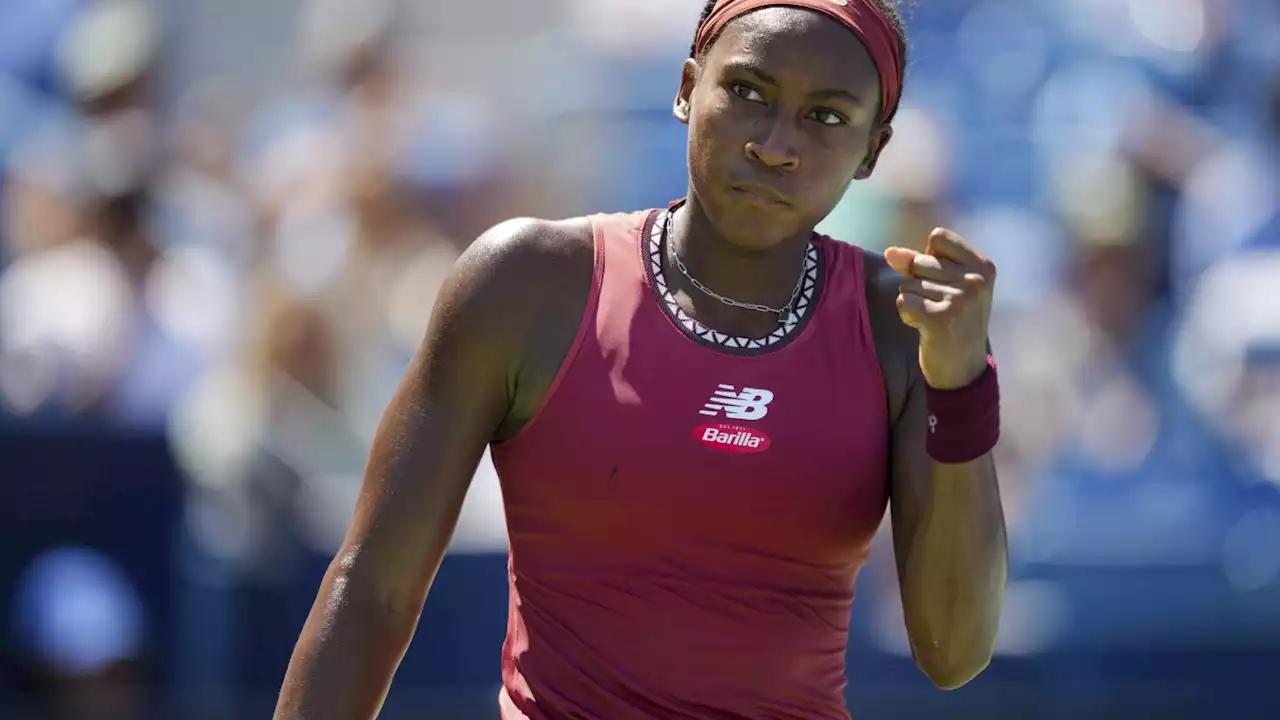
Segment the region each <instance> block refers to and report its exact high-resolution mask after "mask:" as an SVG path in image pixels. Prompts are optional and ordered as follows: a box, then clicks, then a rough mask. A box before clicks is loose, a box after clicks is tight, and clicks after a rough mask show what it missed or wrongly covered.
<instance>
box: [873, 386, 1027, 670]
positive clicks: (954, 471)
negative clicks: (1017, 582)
mask: <svg viewBox="0 0 1280 720" xmlns="http://www.w3.org/2000/svg"><path fill="white" fill-rule="evenodd" d="M927 418H928V412H927V410H926V408H925V402H924V380H923V378H922V377H920V374H919V372H918V371H917V372H916V373H915V374H914V382H913V383H912V385H911V387H910V389H909V390H908V393H907V400H906V405H905V407H904V408H903V412H902V415H901V417H900V418H899V419H898V422H897V424H896V425H895V427H894V431H893V437H894V440H893V474H892V491H891V492H892V495H891V497H892V510H891V512H892V517H893V546H894V553H895V555H896V558H897V565H898V581H899V584H900V586H901V590H902V606H903V610H904V614H905V616H906V622H907V633H908V635H909V636H910V638H911V648H912V653H913V654H914V655H915V658H916V663H917V664H918V665H919V666H920V669H921V670H923V671H924V672H925V674H926V675H928V676H929V679H930V680H932V681H933V682H934V684H935V685H937V686H938V687H941V688H944V689H948V690H950V689H953V688H957V687H960V686H961V685H963V684H965V683H967V682H969V681H970V680H972V679H973V678H974V677H976V676H977V675H978V674H979V673H980V672H982V670H983V669H984V668H986V666H987V664H988V663H989V662H990V660H991V654H992V651H993V649H994V646H995V640H996V630H997V628H998V627H999V623H1000V610H1001V607H1002V605H1003V601H1004V587H1005V579H1006V577H1007V574H1008V573H1007V567H1008V559H1007V549H1006V540H1005V524H1004V513H1003V510H1002V509H1001V505H1000V492H999V485H998V483H997V481H996V470H995V463H994V462H992V460H991V455H990V453H988V454H987V455H984V456H983V457H981V458H979V459H977V460H974V461H973V462H968V463H964V464H958V465H947V464H943V463H939V462H935V461H933V460H932V459H931V458H930V457H929V456H928V455H927V454H926V453H925V450H924V436H925V432H926V423H927Z"/></svg>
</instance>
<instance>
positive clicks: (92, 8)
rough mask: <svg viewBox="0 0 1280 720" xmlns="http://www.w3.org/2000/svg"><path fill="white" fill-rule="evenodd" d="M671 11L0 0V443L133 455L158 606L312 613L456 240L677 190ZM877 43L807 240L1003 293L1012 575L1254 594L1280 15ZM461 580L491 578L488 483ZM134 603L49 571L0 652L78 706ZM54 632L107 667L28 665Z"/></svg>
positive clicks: (916, 19) (954, 0)
mask: <svg viewBox="0 0 1280 720" xmlns="http://www.w3.org/2000/svg"><path fill="white" fill-rule="evenodd" d="M702 4H703V3H702V0H531V1H530V2H521V3H500V4H498V5H493V4H489V5H481V4H470V3H453V2H439V1H433V0H404V1H403V2H399V3H396V2H392V1H391V0H310V1H306V2H303V1H302V0H280V2H272V3H235V2H225V0H223V1H219V0H155V1H154V2H146V1H144V0H39V1H36V0H0V430H3V429H4V428H10V429H12V428H15V427H22V428H42V429H47V428H59V427H80V428H84V427H90V428H99V429H103V431H110V432H118V433H119V432H123V433H135V434H148V435H159V436H163V437H165V438H167V442H168V444H169V446H170V448H171V450H172V453H173V455H174V457H175V458H176V459H177V462H178V465H179V467H180V468H181V470H182V474H183V476H184V478H185V482H186V485H185V488H184V497H185V500H184V506H183V508H184V509H183V518H182V522H181V526H182V528H183V533H182V535H183V538H184V540H183V542H180V543H177V545H176V546H175V547H177V548H178V549H177V550H176V551H175V552H178V553H180V554H182V555H183V556H184V558H186V563H185V565H183V566H184V567H188V568H192V567H194V568H199V569H198V570H190V573H191V576H192V578H198V579H193V580H191V582H194V583H197V584H198V583H200V582H209V583H212V585H211V587H212V586H218V587H222V586H224V585H225V584H226V583H231V584H236V585H242V586H249V587H255V588H258V591H257V592H260V593H261V594H262V597H263V598H267V599H265V600H262V602H264V603H269V602H270V598H271V597H274V595H273V593H284V592H286V590H287V591H288V592H302V591H301V590H299V588H305V592H306V594H308V595H309V594H310V593H311V592H313V591H314V588H315V585H316V582H317V581H318V574H316V573H315V572H314V567H312V566H311V565H307V561H306V560H305V559H304V558H311V559H312V560H315V559H316V558H320V559H327V555H328V554H330V553H332V551H333V549H334V548H335V547H336V545H337V542H338V541H339V540H340V538H341V535H342V532H343V531H344V530H345V527H346V522H347V520H348V518H349V516H350V511H351V507H352V505H353V503H354V499H355V495H356V492H357V490H358V487H359V476H360V472H361V469H362V466H363V463H364V453H365V450H366V448H367V446H368V443H369V440H370V438H371V437H372V434H373V431H374V428H375V426H376V424H377V421H378V418H379V416H380V413H381V411H382V409H383V407H384V406H385V404H386V402H387V400H388V399H389V397H390V394H391V392H392V389H393V388H394V386H395V384H396V382H397V381H398V380H399V377H400V374H401V372H402V371H403V368H404V367H405V364H406V362H407V361H408V359H409V356H410V354H411V353H412V352H413V350H414V348H415V347H416V345H417V342H418V340H419V337H420V335H421V333H422V331H423V329H424V328H425V325H426V322H427V320H428V317H429V313H430V308H431V306H432V302H433V298H434V295H435V293H436V290H437V288H438V287H439V284H440V282H441V281H442V279H443V277H444V276H445V275H446V273H448V272H449V269H450V267H451V265H452V263H453V262H454V260H455V259H456V258H457V257H458V255H459V253H460V252H461V251H463V250H464V249H465V248H466V246H467V244H468V243H469V242H470V241H471V239H473V238H474V237H475V236H476V235H477V234H478V233H479V232H481V231H483V229H485V228H486V227H488V226H489V225H491V224H493V223H495V222H498V221H500V220H502V219H504V218H507V217H512V216H516V215H537V216H546V217H557V216H559V217H563V216H568V215H572V214H580V213H585V212H591V211H618V210H630V209H639V208H642V207H653V206H658V205H661V204H662V203H665V202H666V201H668V200H670V199H672V198H675V197H678V196H680V195H681V194H683V193H684V191H685V187H684V178H685V171H684V167H683V164H682V160H683V158H684V138H685V136H684V128H683V127H682V126H680V125H679V124H678V123H677V122H676V121H675V120H674V119H672V118H671V116H670V103H671V98H672V97H673V96H674V92H675V89H676V85H677V80H678V73H679V63H680V62H681V60H682V59H683V58H684V56H685V55H686V54H687V49H688V44H689V42H690V40H691V38H692V34H693V30H694V24H695V22H696V19H697V16H698V12H699V11H700V9H701V5H702ZM905 15H906V19H907V24H908V28H909V34H910V37H911V56H912V57H911V62H910V65H909V68H908V82H907V93H906V98H905V103H904V108H903V110H902V112H901V113H900V115H899V120H898V121H897V122H896V123H895V125H896V135H895V140H894V142H893V143H892V144H891V146H890V147H889V149H888V151H887V152H886V154H885V157H884V159H883V161H882V163H881V167H880V168H879V170H878V171H877V173H876V177H874V178H873V179H872V180H870V181H867V182H863V183H855V184H854V186H853V187H852V188H851V189H850V192H849V194H848V195H847V197H846V198H845V200H844V201H843V202H842V204H841V205H840V207H838V208H837V210H836V211H835V212H834V213H833V214H832V215H831V217H829V218H828V219H827V221H826V222H825V223H824V224H823V226H822V227H821V228H820V229H822V230H823V231H825V232H828V233H830V234H832V235H833V236H835V237H838V238H840V239H842V240H846V241H849V242H856V243H858V244H860V245H863V246H864V247H867V248H869V249H872V250H876V249H880V248H883V247H885V246H888V245H891V244H901V245H908V246H917V247H918V246H921V245H922V243H923V241H924V239H925V237H926V236H927V234H928V232H929V230H930V229H932V228H933V227H935V226H938V225H946V226H950V227H954V228H956V229H957V230H959V231H960V232H961V233H963V234H965V235H966V236H967V237H969V238H970V239H971V240H973V241H974V242H975V243H976V244H977V245H978V246H979V247H980V248H982V249H984V250H986V251H987V252H988V253H989V254H990V255H991V256H992V257H993V258H994V259H995V260H996V262H997V263H998V265H999V267H1000V270H1001V275H1000V280H999V287H998V292H997V296H998V304H999V306H998V308H997V311H996V317H995V330H994V337H993V343H994V346H995V349H996V353H997V355H998V357H999V358H1000V361H1001V367H1002V378H1004V387H1005V390H1004V393H1003V394H1004V398H1005V401H1004V402H1005V410H1004V417H1005V421H1004V426H1005V432H1004V436H1003V439H1002V443H1001V446H1000V449H999V460H1000V472H1001V480H1002V492H1003V495H1004V499H1005V502H1006V508H1007V513H1008V515H1009V519H1010V531H1011V536H1012V538H1013V554H1014V560H1015V563H1019V564H1025V565H1027V566H1043V565H1046V564H1047V565H1054V564H1056V565H1060V566H1071V567H1079V566H1086V567H1087V566H1108V567H1114V566H1126V567H1127V566H1132V567H1142V566H1171V565H1172V566H1194V567H1198V568H1204V567H1208V568H1212V569H1213V571H1214V572H1217V573H1219V575H1221V576H1222V577H1223V578H1225V581H1226V583H1227V585H1228V586H1229V587H1230V588H1232V591H1233V592H1237V593H1240V594H1247V593H1251V592H1256V591H1260V590H1261V589H1264V588H1268V587H1270V588H1276V587H1280V422H1277V420H1280V300H1278V299H1277V290H1273V283H1280V40H1278V38H1280V5H1277V4H1276V3H1275V2H1273V1H1271V0H922V1H921V2H917V3H914V4H908V5H907V6H906V8H905ZM0 472H3V468H2V467H0ZM0 481H2V482H14V481H21V479H20V478H11V477H9V476H8V475H7V474H6V476H5V477H3V479H2V480H0ZM880 546H881V552H882V553H883V552H887V549H886V548H887V543H880ZM456 548H457V549H458V550H460V551H463V550H474V551H481V552H498V553H500V552H504V551H505V536H504V528H503V523H502V518H501V508H500V499H499V496H498V493H497V486H496V481H495V480H494V478H493V471H492V468H491V466H490V465H489V464H488V463H487V461H486V462H485V463H484V464H482V468H481V470H480V476H479V478H478V480H477V483H476V485H475V488H474V490H473V492H472V495H471V497H469V499H468V505H467V509H466V510H465V511H464V517H463V519H462V522H461V525H460V528H459V534H458V538H457V541H456ZM320 567H323V564H321V565H320ZM879 568H880V569H879V570H877V569H876V568H873V569H872V570H871V571H869V573H868V577H867V578H866V579H864V580H863V581H862V582H863V584H864V588H865V589H864V590H863V591H862V592H863V594H864V595H869V596H871V597H872V599H871V600H869V601H868V602H869V603H871V604H873V606H874V607H876V608H877V610H876V612H877V613H880V612H882V610H881V609H880V608H883V612H884V613H888V614H890V615H891V614H892V606H894V605H895V603H894V602H892V601H891V600H889V599H887V598H890V597H891V596H892V593H894V592H896V590H894V588H893V585H892V583H891V582H889V581H888V579H889V578H891V573H892V568H891V563H882V564H881V565H880V566H879ZM220 573H221V575H219V574H220ZM215 575H217V576H219V577H222V578H223V579H221V580H217V581H213V580H210V579H209V578H210V577H212V576H215ZM77 578H79V579H77ZM227 578H230V579H229V580H228V579H227ZM58 583H63V584H64V586H65V587H68V588H76V587H80V588H83V587H91V588H96V590H92V591H91V594H94V596H95V597H107V596H110V597H112V598H118V600H113V601H111V602H110V603H106V604H103V603H101V602H99V603H97V604H96V605H95V604H93V603H90V605H93V607H94V612H96V613H98V615H94V614H93V612H87V611H84V610H83V608H80V606H78V605H76V603H77V602H81V601H78V600H77V598H80V597H81V595H77V594H76V593H75V592H71V591H69V590H63V591H53V590H49V589H48V588H49V587H61V586H59V585H58ZM42 588H43V589H42ZM1016 589H1017V588H1016V587H1015V588H1014V590H1015V591H1014V592H1011V595H1010V613H1009V618H1008V619H1007V622H1008V624H1009V629H1008V632H1006V633H1004V634H1003V636H1002V642H1003V643H1005V646H1006V647H1005V649H1006V650H1008V651H1009V652H1018V651H1025V652H1032V651H1035V650H1036V649H1039V648H1042V647H1044V646H1046V644H1047V643H1049V642H1050V641H1051V640H1052V638H1051V637H1049V635H1051V633H1050V634H1048V635H1047V634H1046V631H1045V630H1044V626H1045V625H1046V623H1049V621H1048V620H1046V616H1045V613H1046V612H1047V611H1046V610H1045V608H1046V607H1053V603H1052V602H1050V601H1048V600H1046V597H1045V595H1044V594H1043V593H1041V594H1035V593H1032V594H1030V595H1028V597H1030V598H1031V599H1030V600H1027V601H1026V603H1022V602H1021V601H1020V599H1019V598H1020V597H1021V595H1019V594H1018V593H1017V592H1016ZM130 592H131V591H130V590H129V589H128V582H127V579H125V578H121V577H118V572H117V571H113V570H112V568H111V564H110V562H109V561H108V560H106V559H105V558H102V557H98V556H95V555H93V554H92V552H91V551H90V550H87V549H66V548H64V549H60V550H56V551H54V552H53V553H52V554H51V555H49V556H47V557H42V558H39V559H36V560H33V562H32V563H31V566H30V568H29V570H28V571H27V572H26V573H25V574H24V575H23V580H22V582H21V583H19V584H18V585H17V586H15V588H14V590H13V595H14V597H15V598H18V597H22V598H30V597H40V598H44V600H42V601H39V602H37V601H34V600H33V601H25V600H24V601H21V602H20V601H18V600H16V599H15V600H14V601H13V603H12V604H13V606H14V608H16V609H15V610H14V611H13V613H12V614H13V615H14V618H16V619H13V620H12V624H13V626H15V627H16V626H21V627H23V628H40V627H46V626H47V628H48V630H47V632H45V634H43V635H40V636H39V638H43V639H39V638H38V639H36V640H32V641H31V642H32V643H33V647H37V648H42V649H43V650H42V651H47V652H49V653H53V654H54V655H52V656H51V657H53V656H56V657H59V658H63V659H62V660H59V661H58V662H62V663H63V665H65V666H67V667H71V668H75V669H74V671H71V674H72V675H74V676H77V677H78V676H80V675H82V674H83V672H84V671H86V668H89V667H90V666H93V663H92V662H90V661H89V660H85V659H84V657H90V659H93V658H97V662H99V664H101V663H105V662H107V661H108V660H110V659H111V658H113V657H116V656H119V657H125V658H128V657H131V653H133V652H134V651H135V650H136V648H137V647H139V645H138V642H136V641H134V640H133V639H131V638H136V637H138V636H140V635H141V634H142V633H144V632H145V621H144V619H143V617H142V615H141V614H140V612H139V610H138V606H139V605H138V604H139V601H138V600H137V599H136V598H132V596H131V595H130ZM95 593H96V594H95ZM876 597H879V598H881V599H882V600H883V602H879V603H878V604H877V600H876V599H875V598H876ZM81 605H84V602H81ZM1024 605H1026V607H1024ZM64 606H66V607H64ZM41 608H43V610H41ZM77 608H80V609H79V610H77ZM1027 608H1030V609H1027ZM303 611H304V612H305V608H303ZM32 613H34V614H35V616H38V617H40V618H43V620H32V617H33V615H32ZM59 613H62V615H59ZM63 615H65V616H66V617H65V618H63V619H62V620H59V618H62V617H63ZM295 615H296V613H295ZM1020 618H1021V619H1020ZM94 622H97V623H100V625H94V626H93V627H98V628H103V627H110V628H114V629H113V630H112V631H111V632H112V633H115V634H114V635H112V634H111V633H108V632H107V631H106V630H101V629H100V630H98V631H92V630H87V629H82V630H74V629H75V628H80V627H82V626H81V625H76V624H75V623H94ZM286 622H288V623H296V624H297V625H298V626H300V624H301V617H295V616H294V615H288V616H287V620H286ZM41 623H43V625H42V624H41ZM1050 624H1051V623H1050ZM884 626H885V627H886V628H892V627H900V623H895V622H886V623H884ZM59 628H61V629H59ZM1032 628H1034V630H1033V629H1032ZM23 632H24V633H26V632H27V631H26V630H24V631H23ZM68 633H69V634H70V636H74V637H79V638H82V639H83V638H84V637H86V636H92V637H101V638H105V639H103V641H102V642H103V643H104V645H103V646H102V647H97V646H95V648H90V649H84V648H79V649H78V650H77V651H76V652H72V651H71V650H66V651H65V652H63V653H62V655H57V653H58V652H61V651H60V650H59V648H61V647H62V646H61V645H59V643H60V642H63V641H61V640H59V638H63V637H64V636H68ZM292 633H293V631H291V633H286V635H290V634H292ZM23 637H27V635H26V634H24V635H23ZM112 638H114V641H113V642H112ZM1276 642H1277V643H1280V638H1277V639H1276ZM67 643H71V640H69V639H67V640H66V642H65V643H64V644H67ZM882 643H883V644H884V645H885V647H891V648H893V647H896V648H898V649H901V643H902V639H901V636H900V633H898V634H895V632H894V631H892V630H888V629H886V630H885V631H884V636H883V638H882ZM71 644H74V643H71ZM81 644H83V643H81ZM104 648H105V649H104ZM107 650H111V651H110V652H108V651H107ZM287 650H288V648H287V647H285V648H283V652H284V653H285V657H286V658H287ZM85 653H88V655H87V656H86V655H85ZM113 653H114V655H113ZM214 655H215V656H216V653H215V654H214ZM82 656H84V657H82ZM74 658H79V659H78V660H76V659H74ZM50 662H52V661H50ZM86 663H87V664H86ZM94 667H96V666H94ZM279 670H280V671H282V670H283V665H282V664H280V665H279ZM211 672H212V671H211ZM95 697H97V696H95ZM97 706H98V707H99V708H101V707H109V706H110V703H102V702H98V703H97ZM69 716H74V717H80V716H79V715H74V714H73V715H69ZM121 717H125V716H124V715H122V716H121Z"/></svg>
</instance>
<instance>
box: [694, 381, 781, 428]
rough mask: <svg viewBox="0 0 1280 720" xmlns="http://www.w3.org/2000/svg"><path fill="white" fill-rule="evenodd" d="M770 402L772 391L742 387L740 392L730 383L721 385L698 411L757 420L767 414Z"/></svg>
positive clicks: (706, 413)
mask: <svg viewBox="0 0 1280 720" xmlns="http://www.w3.org/2000/svg"><path fill="white" fill-rule="evenodd" d="M771 402H773V393H771V392H769V391H768V390H760V389H757V388H742V392H738V390H737V389H736V388H734V387H733V386H732V385H721V386H720V387H719V389H718V390H716V391H715V393H713V394H712V395H711V399H710V400H708V401H707V404H706V405H704V406H703V408H702V409H701V410H699V411H698V412H699V414H701V415H710V416H711V417H719V416H720V415H721V414H722V413H723V414H724V416H725V417H727V418H729V419H731V420H759V419H760V418H762V417H764V416H765V415H767V414H769V403H771Z"/></svg>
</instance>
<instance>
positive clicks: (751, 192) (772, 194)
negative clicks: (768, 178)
mask: <svg viewBox="0 0 1280 720" xmlns="http://www.w3.org/2000/svg"><path fill="white" fill-rule="evenodd" d="M729 188H730V189H731V190H732V191H733V192H734V193H735V194H737V195H740V196H742V197H743V198H745V199H746V200H747V201H748V202H751V203H752V204H756V205H768V206H774V207H777V206H783V207H786V206H790V205H791V201H790V200H789V199H788V198H787V196H786V195H784V194H782V193H781V192H780V191H778V190H777V189H775V188H773V187H771V186H769V185H765V184H763V183H757V182H745V183H734V184H733V185H731V186H729Z"/></svg>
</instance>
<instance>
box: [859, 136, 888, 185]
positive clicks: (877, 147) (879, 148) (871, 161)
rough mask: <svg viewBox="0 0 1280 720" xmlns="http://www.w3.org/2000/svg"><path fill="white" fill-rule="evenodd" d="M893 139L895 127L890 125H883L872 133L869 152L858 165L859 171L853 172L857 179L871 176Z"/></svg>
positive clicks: (868, 146)
mask: <svg viewBox="0 0 1280 720" xmlns="http://www.w3.org/2000/svg"><path fill="white" fill-rule="evenodd" d="M892 139H893V127H892V126H890V125H881V126H880V127H879V128H877V129H876V131H875V132H873V133H871V137H870V138H869V139H868V140H867V154H866V157H864V158H863V159H862V164H861V165H859V166H858V171H857V172H855V173H854V174H853V177H854V179H855V180H866V179H867V178H869V177H871V172H872V171H873V170H875V169H876V162H878V161H879V160H880V153H882V152H884V149H885V147H886V146H887V145H888V144H889V141H890V140H892Z"/></svg>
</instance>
